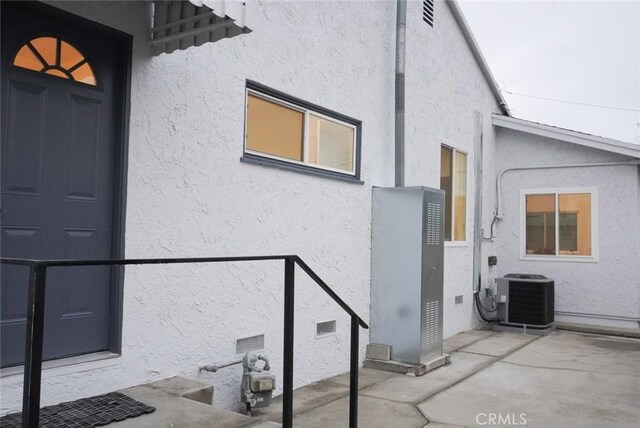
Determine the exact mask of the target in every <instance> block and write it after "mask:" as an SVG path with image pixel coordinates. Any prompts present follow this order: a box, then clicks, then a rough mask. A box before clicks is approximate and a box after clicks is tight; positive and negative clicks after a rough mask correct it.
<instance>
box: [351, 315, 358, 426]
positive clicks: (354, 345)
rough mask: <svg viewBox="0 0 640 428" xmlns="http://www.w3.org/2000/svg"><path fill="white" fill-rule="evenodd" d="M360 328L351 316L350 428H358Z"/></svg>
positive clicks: (354, 317)
mask: <svg viewBox="0 0 640 428" xmlns="http://www.w3.org/2000/svg"><path fill="white" fill-rule="evenodd" d="M359 332H360V326H359V325H358V319H357V318H356V316H355V315H351V359H350V361H349V364H350V367H349V369H350V370H349V377H350V379H349V428H357V427H358V367H359V364H358V347H359V346H360V343H359V339H358V334H359Z"/></svg>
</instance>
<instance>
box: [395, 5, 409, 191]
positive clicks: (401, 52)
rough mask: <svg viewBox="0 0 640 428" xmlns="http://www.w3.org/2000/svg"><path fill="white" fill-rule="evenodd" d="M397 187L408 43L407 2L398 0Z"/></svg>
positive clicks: (401, 177) (400, 174) (401, 172)
mask: <svg viewBox="0 0 640 428" xmlns="http://www.w3.org/2000/svg"><path fill="white" fill-rule="evenodd" d="M396 6H397V12H396V76H395V186H396V187H402V186H404V146H405V144H404V69H405V51H406V41H407V1H406V0H396Z"/></svg>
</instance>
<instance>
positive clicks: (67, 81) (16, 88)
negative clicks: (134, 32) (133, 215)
mask: <svg viewBox="0 0 640 428" xmlns="http://www.w3.org/2000/svg"><path fill="white" fill-rule="evenodd" d="M1 16H2V64H1V66H2V70H1V72H2V77H1V93H2V96H1V98H2V100H1V102H2V135H1V138H2V175H1V177H2V183H1V188H2V205H1V209H2V212H1V214H2V218H1V220H2V222H1V228H2V230H1V234H0V239H1V241H0V243H1V251H2V256H3V257H19V258H35V259H97V258H112V257H114V256H117V255H119V253H118V250H117V247H118V236H116V235H118V227H116V222H117V218H118V216H119V209H120V206H119V204H118V201H119V200H120V199H119V197H120V190H119V189H120V186H119V183H120V171H121V165H120V163H121V161H120V160H119V159H121V150H122V138H123V137H122V135H123V133H122V126H123V125H122V120H121V118H122V111H123V106H124V100H123V95H122V93H123V91H122V88H123V81H124V78H125V74H124V73H123V72H122V70H123V64H124V63H125V60H124V58H123V54H122V47H121V46H122V44H121V43H120V42H119V41H118V40H117V39H116V38H114V37H111V36H110V35H109V34H107V33H105V32H104V30H100V29H98V28H96V27H97V26H95V25H90V24H89V23H88V22H86V21H84V20H81V19H79V18H76V17H74V16H73V15H69V14H66V13H63V12H61V11H58V10H56V9H54V8H51V7H46V6H43V5H35V6H34V5H32V4H24V3H23V4H20V3H19V2H17V3H12V2H4V1H3V2H2V11H1ZM27 279H28V272H27V270H26V269H25V268H23V267H15V266H7V265H4V266H2V272H1V280H2V283H1V298H2V300H1V304H0V306H1V320H0V325H1V331H0V335H1V343H0V349H1V359H2V366H10V365H16V364H21V363H22V362H23V357H24V340H25V321H26V319H25V318H26V312H27ZM117 285H118V284H117V278H116V275H115V273H114V270H113V269H112V268H109V267H81V268H50V269H49V270H48V273H47V291H46V311H45V312H46V315H45V331H44V358H45V359H54V358H62V357H67V356H72V355H78V354H85V353H90V352H97V351H104V350H108V349H110V348H111V347H112V344H113V343H114V340H113V339H114V334H118V332H116V331H114V329H113V328H112V326H113V325H114V324H113V323H114V317H113V311H115V310H118V308H116V307H115V306H116V305H117V299H114V297H113V296H114V287H117Z"/></svg>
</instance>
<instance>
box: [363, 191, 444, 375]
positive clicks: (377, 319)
mask: <svg viewBox="0 0 640 428" xmlns="http://www.w3.org/2000/svg"><path fill="white" fill-rule="evenodd" d="M444 214H445V213H444V192H443V191H442V190H438V189H431V188H428V187H392V188H384V187H374V188H373V208H372V232H371V233H372V239H371V333H370V335H371V336H370V340H371V343H379V344H383V345H388V346H390V347H391V360H393V361H397V362H403V363H410V364H422V363H425V362H427V361H429V360H432V359H433V358H436V357H439V356H441V355H442V291H443V290H442V287H443V265H444Z"/></svg>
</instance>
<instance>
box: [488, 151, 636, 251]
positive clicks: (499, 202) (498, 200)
mask: <svg viewBox="0 0 640 428" xmlns="http://www.w3.org/2000/svg"><path fill="white" fill-rule="evenodd" d="M624 165H632V166H633V165H636V166H640V160H632V161H625V162H592V163H574V164H566V165H532V166H516V167H513V168H506V169H504V170H502V171H501V172H500V174H498V177H497V178H496V211H495V213H494V217H493V221H492V223H491V226H492V227H491V238H494V234H493V224H494V223H495V222H496V220H501V219H502V197H501V190H502V177H503V176H504V175H505V174H506V173H507V172H510V171H524V170H536V169H554V168H556V169H560V168H587V167H599V166H624Z"/></svg>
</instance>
